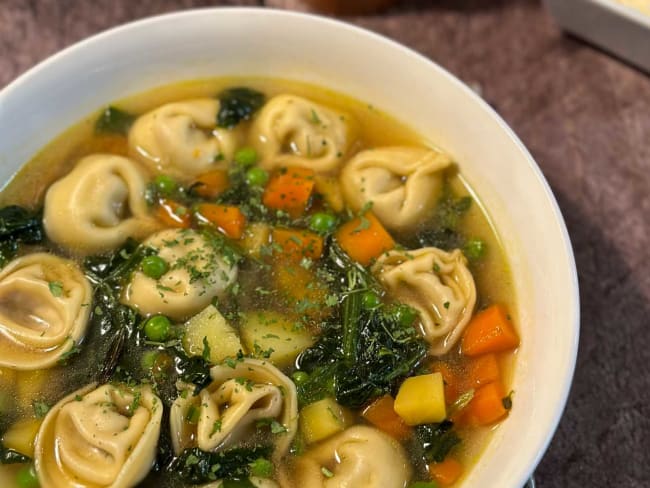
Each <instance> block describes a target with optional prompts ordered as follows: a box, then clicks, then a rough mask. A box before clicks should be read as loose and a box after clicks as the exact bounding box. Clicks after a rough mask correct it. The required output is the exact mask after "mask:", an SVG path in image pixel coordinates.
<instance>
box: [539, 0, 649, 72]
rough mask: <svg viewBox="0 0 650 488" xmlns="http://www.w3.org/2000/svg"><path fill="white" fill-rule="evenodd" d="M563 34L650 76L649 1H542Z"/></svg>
mask: <svg viewBox="0 0 650 488" xmlns="http://www.w3.org/2000/svg"><path fill="white" fill-rule="evenodd" d="M545 1H546V5H547V7H548V9H549V11H550V12H551V14H553V16H554V17H555V19H556V20H557V23H558V24H559V25H560V27H562V28H563V29H565V30H566V31H568V32H570V33H572V34H574V35H576V36H578V37H582V38H583V39H585V40H587V41H589V42H591V43H593V44H595V45H597V46H600V47H601V48H603V49H604V50H606V51H609V52H610V53H612V54H614V55H616V56H618V57H620V58H622V59H624V60H626V61H628V62H630V63H632V64H633V65H635V66H637V67H639V68H641V69H644V70H646V71H647V72H648V73H650V16H649V15H646V13H644V12H648V11H650V8H649V7H650V0H545Z"/></svg>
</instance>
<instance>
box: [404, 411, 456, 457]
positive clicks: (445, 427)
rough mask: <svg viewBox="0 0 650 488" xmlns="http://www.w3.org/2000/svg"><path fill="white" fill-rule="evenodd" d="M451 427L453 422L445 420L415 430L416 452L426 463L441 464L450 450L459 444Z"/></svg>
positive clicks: (419, 426)
mask: <svg viewBox="0 0 650 488" xmlns="http://www.w3.org/2000/svg"><path fill="white" fill-rule="evenodd" d="M453 427H454V424H453V422H451V421H449V420H445V421H443V422H441V423H439V424H423V425H418V426H417V427H416V428H415V440H416V442H417V443H418V446H417V447H418V450H420V451H421V452H422V454H423V456H424V459H425V460H426V461H427V462H434V463H441V462H443V461H444V460H445V458H446V457H447V454H449V452H450V451H451V450H452V448H453V447H454V446H456V445H457V444H459V443H460V442H461V440H460V437H458V434H456V431H455V430H454V428H453Z"/></svg>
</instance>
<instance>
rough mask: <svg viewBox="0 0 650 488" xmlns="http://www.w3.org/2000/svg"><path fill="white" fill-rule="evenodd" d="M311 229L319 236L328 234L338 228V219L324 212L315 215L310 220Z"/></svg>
mask: <svg viewBox="0 0 650 488" xmlns="http://www.w3.org/2000/svg"><path fill="white" fill-rule="evenodd" d="M309 228H310V229H311V230H313V231H314V232H318V233H319V234H327V233H328V232H331V231H333V230H334V229H335V228H336V217H334V216H333V215H332V214H328V213H324V212H318V213H315V214H314V215H312V216H311V217H310V218H309Z"/></svg>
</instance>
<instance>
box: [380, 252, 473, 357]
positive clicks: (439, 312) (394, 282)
mask: <svg viewBox="0 0 650 488" xmlns="http://www.w3.org/2000/svg"><path fill="white" fill-rule="evenodd" d="M372 271H373V273H374V274H375V275H376V276H377V277H378V278H379V281H380V282H381V283H382V284H383V285H384V286H385V287H386V288H387V289H388V291H389V293H391V294H392V295H393V296H394V297H395V298H396V299H397V300H399V301H401V302H403V303H406V304H408V305H410V306H412V307H413V308H414V309H416V310H417V311H418V313H419V316H420V325H421V330H420V332H421V333H422V336H423V337H424V339H425V340H426V341H427V342H428V343H429V344H430V345H431V354H433V355H441V354H444V353H446V352H448V351H449V350H450V349H451V348H452V347H453V346H454V344H456V342H457V341H458V339H460V336H461V334H462V332H463V329H464V328H465V326H466V325H467V323H468V322H469V320H470V318H471V317H472V312H473V310H474V305H475V304H476V286H475V284H474V278H473V277H472V274H471V273H470V271H469V269H467V259H466V258H465V256H464V255H463V253H462V252H461V251H460V250H459V249H455V250H453V251H451V252H446V251H443V250H442V249H438V248H435V247H425V248H422V249H416V250H414V251H389V252H388V253H386V254H383V255H382V256H380V257H379V258H378V259H377V262H376V263H375V264H374V265H373V267H372Z"/></svg>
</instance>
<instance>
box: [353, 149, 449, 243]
mask: <svg viewBox="0 0 650 488" xmlns="http://www.w3.org/2000/svg"><path fill="white" fill-rule="evenodd" d="M450 164H451V160H450V159H449V157H448V156H447V155H445V154H443V153H441V152H437V151H433V150H430V149H423V148H419V147H400V146H396V147H383V148H379V149H369V150H366V151H361V152H360V153H358V154H357V155H355V156H354V157H353V158H352V159H351V160H350V161H349V162H348V163H347V164H346V165H345V166H344V167H343V170H342V171H341V187H342V189H343V195H344V196H345V200H346V202H347V203H348V205H349V206H350V207H351V208H352V209H353V210H355V211H359V210H360V209H361V208H362V207H363V206H364V205H365V204H367V203H369V202H372V210H373V212H374V214H375V215H376V216H377V218H378V219H379V220H380V221H381V222H382V224H384V225H385V226H386V227H387V228H389V229H391V230H408V229H411V228H413V227H414V226H415V225H416V224H417V223H418V222H421V221H422V219H423V217H424V216H426V214H427V212H429V211H430V210H431V209H432V208H433V207H434V205H435V204H436V202H437V201H438V199H439V197H440V195H441V191H442V186H443V178H442V171H443V170H444V169H445V168H447V167H448V166H449V165H450Z"/></svg>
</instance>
